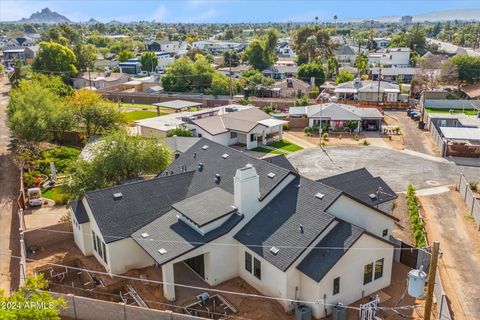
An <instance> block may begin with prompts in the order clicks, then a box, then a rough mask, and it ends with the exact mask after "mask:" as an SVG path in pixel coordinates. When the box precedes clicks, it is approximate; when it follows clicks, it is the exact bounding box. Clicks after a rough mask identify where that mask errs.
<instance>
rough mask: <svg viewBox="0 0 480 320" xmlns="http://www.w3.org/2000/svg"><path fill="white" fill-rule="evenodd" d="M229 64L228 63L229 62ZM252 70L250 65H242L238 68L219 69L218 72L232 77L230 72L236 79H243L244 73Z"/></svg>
mask: <svg viewBox="0 0 480 320" xmlns="http://www.w3.org/2000/svg"><path fill="white" fill-rule="evenodd" d="M227 64H228V62H227ZM248 69H250V66H249V65H246V64H240V65H238V66H236V67H232V68H230V67H223V68H218V72H220V73H222V74H224V75H226V76H227V77H228V76H230V72H232V76H233V77H234V78H237V79H240V78H241V77H242V73H243V72H245V71H247V70H248Z"/></svg>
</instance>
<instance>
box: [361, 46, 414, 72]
mask: <svg viewBox="0 0 480 320" xmlns="http://www.w3.org/2000/svg"><path fill="white" fill-rule="evenodd" d="M410 53H411V50H410V49H409V48H385V49H380V50H378V51H377V52H375V53H370V54H369V55H368V62H369V64H370V65H371V66H374V67H375V66H382V67H383V66H387V67H408V66H410Z"/></svg>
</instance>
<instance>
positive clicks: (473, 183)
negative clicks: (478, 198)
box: [468, 181, 478, 191]
mask: <svg viewBox="0 0 480 320" xmlns="http://www.w3.org/2000/svg"><path fill="white" fill-rule="evenodd" d="M468 186H469V187H470V190H473V191H476V190H477V188H478V181H470V182H469V183H468Z"/></svg>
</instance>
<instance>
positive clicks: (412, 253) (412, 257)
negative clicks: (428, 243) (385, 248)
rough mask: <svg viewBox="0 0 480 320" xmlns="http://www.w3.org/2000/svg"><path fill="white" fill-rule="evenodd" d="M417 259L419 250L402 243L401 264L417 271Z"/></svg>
mask: <svg viewBox="0 0 480 320" xmlns="http://www.w3.org/2000/svg"><path fill="white" fill-rule="evenodd" d="M417 259H418V249H416V248H415V247H412V246H411V245H408V244H406V243H405V242H403V241H402V244H401V250H400V262H401V263H403V264H404V265H406V266H408V267H410V268H412V269H416V268H417Z"/></svg>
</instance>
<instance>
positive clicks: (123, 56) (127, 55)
mask: <svg viewBox="0 0 480 320" xmlns="http://www.w3.org/2000/svg"><path fill="white" fill-rule="evenodd" d="M132 58H135V54H134V53H133V52H132V51H128V50H123V51H121V52H120V53H119V54H118V61H120V62H126V61H128V59H132Z"/></svg>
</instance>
